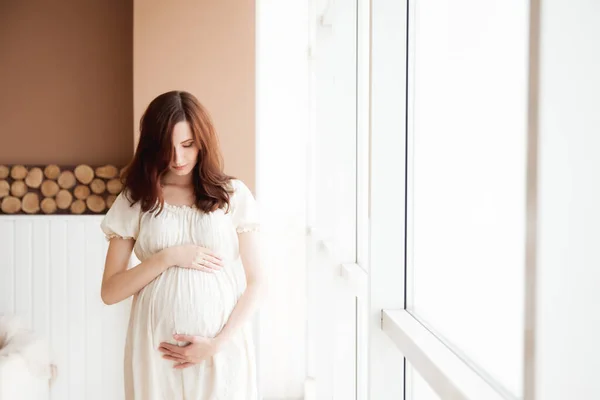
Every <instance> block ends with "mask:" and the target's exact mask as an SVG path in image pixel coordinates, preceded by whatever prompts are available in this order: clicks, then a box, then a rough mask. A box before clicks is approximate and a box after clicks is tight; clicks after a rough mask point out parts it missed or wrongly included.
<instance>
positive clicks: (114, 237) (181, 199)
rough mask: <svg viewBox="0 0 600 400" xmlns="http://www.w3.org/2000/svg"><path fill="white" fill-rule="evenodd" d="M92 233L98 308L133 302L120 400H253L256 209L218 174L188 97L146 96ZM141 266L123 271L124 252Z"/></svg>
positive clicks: (258, 293)
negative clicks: (117, 182) (123, 164)
mask: <svg viewBox="0 0 600 400" xmlns="http://www.w3.org/2000/svg"><path fill="white" fill-rule="evenodd" d="M123 182H124V189H123V191H122V192H121V194H120V195H119V196H118V197H117V199H116V200H115V202H114V204H113V205H112V207H111V208H110V210H109V211H108V213H107V214H106V216H105V217H104V219H103V221H102V224H101V228H102V231H103V232H104V234H105V235H106V238H107V239H108V240H109V241H110V242H109V246H108V252H107V255H106V263H105V267H104V276H103V280H102V299H103V301H104V302H105V303H106V304H114V303H118V302H120V301H122V300H125V299H127V298H129V297H130V296H132V295H133V296H134V297H133V303H132V306H131V316H130V320H129V328H128V332H127V340H126V347H125V394H126V399H127V400H159V399H160V400H183V399H185V400H209V399H211V400H212V399H214V400H217V399H218V400H238V399H239V400H253V399H256V398H257V388H256V364H255V355H254V345H253V342H252V329H251V324H250V323H249V322H250V321H251V318H252V315H253V313H254V311H255V310H256V308H257V306H258V304H259V302H260V299H261V298H262V296H263V286H264V285H263V281H264V279H263V275H262V272H261V269H260V265H259V257H258V248H259V244H258V228H259V220H258V212H257V205H256V202H255V199H254V197H253V196H252V193H251V192H250V190H249V189H248V187H247V186H246V185H245V184H244V183H243V182H241V181H240V180H238V179H235V178H232V177H230V176H227V175H226V174H224V173H223V167H222V161H221V153H220V150H219V146H218V139H217V136H216V133H215V130H214V128H213V125H212V123H211V120H210V117H209V115H208V113H207V111H206V110H205V109H204V107H203V106H202V105H201V104H200V103H199V102H198V100H197V99H196V98H195V97H194V96H192V95H191V94H189V93H186V92H168V93H165V94H162V95H160V96H158V97H157V98H156V99H154V100H153V101H152V102H151V103H150V105H149V106H148V109H147V110H146V112H145V113H144V115H143V117H142V119H141V122H140V140H139V144H138V147H137V150H136V153H135V156H134V158H133V160H132V161H131V163H130V164H129V165H128V166H127V168H126V169H125V171H124V174H123ZM132 251H134V252H135V255H136V256H137V258H138V259H139V260H140V261H141V263H140V264H138V265H137V266H135V267H134V268H130V269H128V268H127V265H128V261H129V259H130V256H131V252H132Z"/></svg>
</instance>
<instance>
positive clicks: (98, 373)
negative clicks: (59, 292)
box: [84, 221, 121, 400]
mask: <svg viewBox="0 0 600 400" xmlns="http://www.w3.org/2000/svg"><path fill="white" fill-rule="evenodd" d="M84 229H85V249H86V250H85V257H86V262H85V277H86V278H85V304H86V319H85V329H86V333H85V337H86V343H85V352H86V357H85V362H86V364H85V370H86V376H85V380H86V382H85V387H86V393H85V399H86V400H103V399H107V398H110V397H108V396H106V395H105V394H104V385H103V382H104V376H105V375H107V374H110V373H111V371H114V369H115V368H117V369H120V368H121V366H120V364H119V365H118V366H114V365H112V366H111V365H106V366H105V367H106V368H105V367H104V366H103V365H102V353H103V349H104V342H103V338H102V314H103V309H104V307H105V306H104V304H102V301H101V298H100V287H101V282H102V272H103V270H104V258H105V255H106V248H105V242H104V238H103V237H102V235H101V233H100V232H98V231H97V230H98V225H97V224H96V223H95V221H86V222H85V226H84ZM113 310H114V309H113ZM114 350H115V351H117V350H119V349H114ZM106 351H108V350H106ZM105 369H106V371H105Z"/></svg>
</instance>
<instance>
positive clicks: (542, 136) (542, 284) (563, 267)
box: [535, 0, 600, 400]
mask: <svg viewBox="0 0 600 400" xmlns="http://www.w3.org/2000/svg"><path fill="white" fill-rule="evenodd" d="M541 3H542V4H541V37H540V40H541V58H540V65H541V66H540V71H541V74H540V91H539V99H540V103H539V107H540V108H539V112H540V115H539V163H538V166H539V195H538V197H539V216H538V218H539V223H538V252H537V257H538V260H537V261H538V271H537V279H538V286H537V303H538V307H537V320H536V324H537V326H536V329H537V335H536V339H537V343H536V363H535V366H536V380H537V384H536V396H535V398H536V399H543V400H554V399H556V400H559V399H582V400H586V399H598V398H600V379H598V371H600V344H599V338H600V307H599V306H600V251H599V249H600V178H599V173H600V157H599V152H600V108H599V106H600V75H599V74H598V71H600V43H599V40H600V24H599V23H598V21H600V2H598V1H595V0H574V1H569V2H565V1H560V0H547V1H542V2H541Z"/></svg>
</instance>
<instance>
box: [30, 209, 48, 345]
mask: <svg viewBox="0 0 600 400" xmlns="http://www.w3.org/2000/svg"><path fill="white" fill-rule="evenodd" d="M32 243H33V246H32V254H31V259H32V276H31V278H32V290H33V292H32V305H33V310H32V311H33V329H34V330H35V331H36V332H37V333H38V334H40V335H43V336H44V337H46V338H49V337H50V258H49V254H50V223H49V221H48V220H43V219H39V220H34V221H33V225H32Z"/></svg>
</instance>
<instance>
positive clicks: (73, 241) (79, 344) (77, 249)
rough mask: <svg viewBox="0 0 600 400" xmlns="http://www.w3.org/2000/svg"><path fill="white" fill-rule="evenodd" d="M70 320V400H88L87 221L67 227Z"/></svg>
mask: <svg viewBox="0 0 600 400" xmlns="http://www.w3.org/2000/svg"><path fill="white" fill-rule="evenodd" d="M66 240H67V242H66V243H65V244H66V249H67V271H66V273H67V310H68V311H67V316H68V317H67V321H68V333H69V348H68V349H69V350H68V351H69V360H68V363H69V399H73V400H75V399H85V382H86V380H85V373H86V371H85V368H84V365H85V355H86V354H85V347H86V346H85V332H86V331H85V307H86V302H85V269H86V265H85V231H84V229H83V221H81V220H74V221H69V223H68V224H67V232H66Z"/></svg>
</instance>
